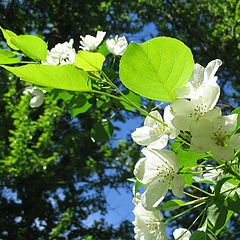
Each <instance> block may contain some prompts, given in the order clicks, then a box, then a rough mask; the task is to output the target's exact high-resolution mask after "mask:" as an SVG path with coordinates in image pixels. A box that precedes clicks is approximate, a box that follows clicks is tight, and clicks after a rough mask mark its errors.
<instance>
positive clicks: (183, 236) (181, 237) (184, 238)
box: [173, 228, 192, 240]
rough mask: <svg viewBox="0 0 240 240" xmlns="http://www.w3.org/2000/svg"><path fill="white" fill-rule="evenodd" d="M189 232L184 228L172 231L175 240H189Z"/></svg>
mask: <svg viewBox="0 0 240 240" xmlns="http://www.w3.org/2000/svg"><path fill="white" fill-rule="evenodd" d="M191 235H192V234H191V232H190V231H189V230H187V229H186V228H177V229H175V230H174V231H173V237H174V239H175V240H189V239H190V237H191Z"/></svg>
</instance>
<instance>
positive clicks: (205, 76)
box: [131, 59, 240, 240]
mask: <svg viewBox="0 0 240 240" xmlns="http://www.w3.org/2000/svg"><path fill="white" fill-rule="evenodd" d="M221 64H222V62H221V60H219V59H216V60H213V61H211V62H210V63H209V64H208V65H207V66H206V68H204V67H202V66H201V65H199V64H195V65H194V69H193V72H192V75H191V78H190V80H189V82H188V83H187V84H186V86H185V87H182V88H179V89H176V90H175V93H176V96H177V98H176V100H175V101H173V102H172V103H171V104H170V105H168V106H167V107H166V108H165V109H164V117H163V118H162V116H161V115H160V113H159V112H158V111H156V110H155V111H152V112H150V115H151V116H147V117H146V119H145V121H144V126H143V127H141V128H137V129H136V130H135V131H134V132H133V133H132V135H131V136H132V139H133V140H134V141H135V142H136V143H137V144H139V145H142V146H145V147H144V148H143V149H142V153H143V155H144V157H143V158H141V159H140V160H139V161H138V162H137V164H136V165H135V169H134V175H135V177H136V180H137V181H139V182H140V183H141V184H143V185H144V186H145V187H146V189H145V191H144V193H143V194H142V195H141V199H140V200H139V201H138V202H137V203H136V207H135V209H134V211H133V212H134V214H135V216H136V220H135V221H134V222H133V223H134V224H135V233H136V236H135V239H146V240H147V239H165V238H164V236H165V235H164V234H165V232H164V231H163V228H161V229H162V230H161V231H160V230H159V232H161V233H162V234H160V235H161V237H158V235H156V236H155V238H153V237H152V238H151V237H150V235H149V236H148V235H147V234H153V230H152V229H155V230H156V229H157V225H156V226H155V225H154V226H155V227H154V228H153V227H152V225H151V224H150V225H146V224H145V225H144V226H145V227H142V229H145V230H144V237H141V238H140V237H139V236H140V233H139V230H138V229H139V228H140V227H141V226H142V225H141V224H142V221H143V220H141V221H140V220H139V219H145V217H144V216H145V215H146V213H147V214H148V216H150V215H151V214H154V216H155V215H156V211H157V210H156V207H157V206H158V205H159V204H160V203H161V202H162V200H163V199H164V198H165V196H166V194H167V192H168V189H169V187H170V186H171V189H172V193H173V195H175V196H176V197H179V198H182V197H183V188H184V185H185V181H184V177H183V176H181V175H179V174H178V172H179V161H178V158H177V155H176V154H175V153H174V152H172V151H169V150H166V149H163V148H165V147H166V146H167V144H168V140H169V139H175V138H176V137H178V135H179V134H180V133H181V132H185V131H186V132H187V133H188V135H189V136H190V137H191V142H190V143H189V145H190V149H189V150H190V151H194V152H196V153H206V152H209V153H210V154H212V156H213V158H214V159H215V160H232V159H233V158H234V156H235V155H234V149H237V148H239V146H240V133H237V134H235V135H234V130H235V128H236V125H237V114H231V115H228V116H223V115H222V112H221V109H220V108H219V107H216V104H217V101H218V99H219V96H220V87H219V86H218V84H217V76H215V74H216V72H217V70H218V68H219V66H221ZM205 171H206V172H208V173H204V174H202V175H201V179H204V180H209V179H212V178H214V180H217V179H219V177H220V175H221V174H222V171H221V170H220V169H219V170H217V171H216V170H214V169H212V168H210V169H208V167H207V166H206V168H205ZM219 174H220V175H219ZM199 179H200V178H198V180H199ZM201 179H200V180H201ZM134 202H136V201H134ZM139 202H140V203H139ZM140 206H141V211H142V213H140V210H139V209H140ZM141 214H142V216H141ZM158 214H159V216H161V217H158V220H159V219H160V220H161V219H162V215H161V214H160V212H159V211H158ZM152 219H155V218H152ZM154 221H155V220H154ZM146 226H149V227H148V228H146ZM158 226H160V225H158ZM173 235H174V238H175V239H189V238H190V236H191V233H190V232H189V231H187V230H186V229H177V230H175V231H174V233H173Z"/></svg>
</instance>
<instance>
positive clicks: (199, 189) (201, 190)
mask: <svg viewBox="0 0 240 240" xmlns="http://www.w3.org/2000/svg"><path fill="white" fill-rule="evenodd" d="M189 186H190V187H192V188H195V189H197V190H198V191H200V192H203V193H205V194H207V195H209V196H211V197H212V196H214V195H213V194H211V193H209V192H206V191H204V190H203V189H201V188H198V187H196V186H194V185H189Z"/></svg>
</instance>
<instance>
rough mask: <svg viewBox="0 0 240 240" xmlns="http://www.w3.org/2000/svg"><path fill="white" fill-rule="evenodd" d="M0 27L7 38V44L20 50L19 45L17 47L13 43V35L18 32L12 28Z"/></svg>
mask: <svg viewBox="0 0 240 240" xmlns="http://www.w3.org/2000/svg"><path fill="white" fill-rule="evenodd" d="M0 29H1V30H2V33H3V36H4V38H5V39H6V42H7V45H8V46H9V47H10V48H12V49H14V50H19V48H18V47H16V46H15V45H14V44H13V43H11V39H12V38H13V37H16V36H17V34H16V33H14V32H12V31H10V30H7V29H4V28H2V27H0Z"/></svg>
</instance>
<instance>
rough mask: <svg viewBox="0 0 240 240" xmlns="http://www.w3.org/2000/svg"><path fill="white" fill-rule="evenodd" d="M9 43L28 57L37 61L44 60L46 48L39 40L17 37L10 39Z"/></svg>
mask: <svg viewBox="0 0 240 240" xmlns="http://www.w3.org/2000/svg"><path fill="white" fill-rule="evenodd" d="M10 41H11V43H12V44H14V46H16V47H17V48H18V49H19V50H21V51H22V52H23V53H24V54H26V55H27V56H28V57H30V58H32V59H34V60H39V61H41V60H44V61H45V60H46V56H47V48H48V46H47V43H46V42H45V41H43V40H42V39H41V38H39V37H37V36H32V35H18V36H16V37H12V38H11V40H10Z"/></svg>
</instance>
